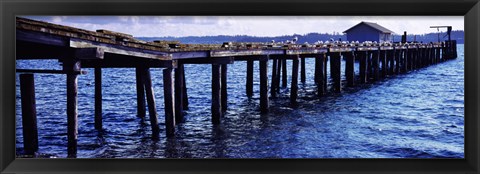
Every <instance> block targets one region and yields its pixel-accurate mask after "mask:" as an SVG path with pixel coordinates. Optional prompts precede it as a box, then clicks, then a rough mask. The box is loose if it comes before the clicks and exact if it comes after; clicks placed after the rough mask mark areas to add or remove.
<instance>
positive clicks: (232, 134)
mask: <svg viewBox="0 0 480 174" xmlns="http://www.w3.org/2000/svg"><path fill="white" fill-rule="evenodd" d="M458 52H459V54H458V55H459V58H457V59H455V60H452V61H448V62H444V63H441V64H438V65H433V66H430V67H427V68H424V69H421V70H417V71H413V72H410V73H408V74H402V75H398V76H395V77H389V78H387V79H384V80H381V81H379V82H376V83H374V84H368V85H364V86H360V87H356V88H346V89H345V90H344V91H343V93H341V94H331V95H329V96H326V97H323V98H317V97H316V96H315V90H316V86H315V85H314V82H313V74H314V72H313V70H314V61H313V59H307V82H306V83H305V84H302V83H300V86H299V100H298V101H299V105H298V106H297V107H291V106H290V104H289V97H288V95H289V90H288V89H281V90H280V92H281V94H280V95H279V97H278V98H276V99H272V100H270V103H271V107H270V113H269V114H266V115H260V114H259V86H258V85H259V78H258V64H257V63H258V62H257V63H256V64H255V79H254V96H253V97H252V98H248V97H246V95H245V77H246V72H245V66H246V63H245V62H235V63H234V64H232V65H228V66H229V67H228V94H229V95H228V110H227V112H226V114H225V116H224V117H223V118H222V124H221V125H219V126H212V124H211V121H210V103H211V102H210V98H211V92H210V87H211V85H210V78H211V77H210V75H211V72H210V68H211V66H209V65H186V66H185V71H186V80H187V87H188V95H189V103H190V105H189V108H190V109H189V110H188V111H186V112H185V118H186V122H185V123H183V124H181V125H177V127H176V135H175V138H171V139H167V138H166V137H165V125H164V115H163V111H164V105H163V86H162V72H161V69H152V78H153V79H152V80H153V84H154V90H155V97H156V101H157V103H156V104H157V109H158V111H159V112H158V114H159V123H160V128H161V134H160V140H159V141H152V140H151V138H150V137H151V127H150V125H149V124H150V122H149V121H148V112H147V118H146V119H141V118H138V117H137V116H136V92H135V70H134V69H104V70H103V118H104V123H103V126H104V129H103V130H102V131H97V130H95V129H94V76H93V69H86V70H87V71H89V73H88V74H87V75H82V76H79V81H78V83H79V116H78V118H79V134H78V157H79V158H403V157H406V158H435V157H442V158H443V157H447V158H463V157H464V146H463V145H464V56H463V45H459V46H458ZM343 63H344V62H342V68H344V67H343V65H344V64H343ZM270 64H271V63H270ZM290 64H291V63H290V62H289V65H290ZM32 66H33V67H42V68H44V67H48V68H59V67H60V66H58V63H57V62H56V61H49V62H44V61H18V62H17V67H18V68H26V67H32ZM289 69H290V67H289ZM356 70H358V65H357V67H356ZM342 72H344V71H343V70H342ZM356 74H357V75H358V72H357V73H356ZM342 78H344V77H342ZM17 79H18V78H17ZM65 81H66V77H65V76H64V75H50V74H36V75H35V85H36V86H35V87H36V98H37V114H38V115H37V117H38V129H39V130H38V133H39V153H40V154H41V156H40V157H60V158H63V157H66V152H67V148H66V142H67V135H66V132H67V130H66V127H67V125H66V123H67V121H66V119H67V118H66V90H65ZM288 81H289V82H290V79H288ZM16 106H17V125H16V126H17V131H16V132H17V133H16V134H17V142H16V144H17V154H18V155H21V154H22V153H23V144H22V143H23V142H22V141H23V137H22V124H21V110H20V109H21V108H20V93H19V82H18V80H17V100H16Z"/></svg>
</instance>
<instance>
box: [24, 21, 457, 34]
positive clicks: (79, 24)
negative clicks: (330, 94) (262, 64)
mask: <svg viewBox="0 0 480 174" xmlns="http://www.w3.org/2000/svg"><path fill="white" fill-rule="evenodd" d="M22 17H26V18H30V19H35V20H41V21H45V22H50V23H54V24H60V25H67V26H72V27H76V28H82V29H86V30H91V31H95V30H98V29H105V30H111V31H116V32H121V33H126V34H131V35H133V36H134V37H165V36H174V37H183V36H216V35H250V36H282V35H293V34H307V33H333V32H339V33H342V32H343V31H345V30H347V29H349V28H350V27H352V26H354V25H356V24H358V23H360V22H362V21H365V22H374V23H377V24H379V25H381V26H383V27H385V28H388V29H390V30H392V31H393V32H395V33H396V34H403V31H407V34H424V33H432V32H437V29H434V28H430V26H439V25H441V26H445V25H448V26H453V30H464V17H463V16H22ZM440 31H443V32H445V31H446V29H440Z"/></svg>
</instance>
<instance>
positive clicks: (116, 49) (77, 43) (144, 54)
mask: <svg viewBox="0 0 480 174" xmlns="http://www.w3.org/2000/svg"><path fill="white" fill-rule="evenodd" d="M68 46H69V47H72V48H92V47H96V48H100V49H102V50H103V51H104V52H105V53H113V54H120V55H126V56H133V57H138V58H147V59H158V60H171V59H172V57H171V55H170V54H168V53H165V52H158V51H151V50H145V49H139V48H131V47H126V46H121V45H111V44H105V43H99V42H92V41H86V40H82V39H76V38H70V42H69V45H68Z"/></svg>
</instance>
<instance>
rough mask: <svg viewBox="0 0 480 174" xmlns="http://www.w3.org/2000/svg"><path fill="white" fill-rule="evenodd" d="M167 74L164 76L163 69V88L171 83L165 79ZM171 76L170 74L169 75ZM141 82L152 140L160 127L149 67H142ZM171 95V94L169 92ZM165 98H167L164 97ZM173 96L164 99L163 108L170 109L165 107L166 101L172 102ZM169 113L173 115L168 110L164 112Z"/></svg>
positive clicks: (155, 138) (156, 136)
mask: <svg viewBox="0 0 480 174" xmlns="http://www.w3.org/2000/svg"><path fill="white" fill-rule="evenodd" d="M170 75H171V72H170ZM168 78H169V77H168V76H165V71H164V77H163V79H164V80H163V81H164V84H163V88H164V90H165V87H167V88H168V85H171V84H168V81H167V83H165V82H166V80H168ZM170 78H171V76H170ZM143 80H144V81H143V84H144V85H145V92H146V96H147V105H148V113H149V117H150V125H151V127H152V139H154V140H158V134H159V133H160V128H159V127H158V114H157V106H156V104H155V93H154V90H153V85H152V77H151V75H150V68H148V67H146V68H143ZM170 83H171V80H170ZM170 95H172V94H170ZM164 97H167V96H164ZM165 99H167V98H165ZM172 100H173V98H171V99H170V100H165V110H167V108H168V109H171V108H169V107H167V103H168V104H170V103H172V102H173V101H172ZM168 114H170V115H173V113H172V111H171V112H169V113H167V112H166V113H165V117H167V115H168Z"/></svg>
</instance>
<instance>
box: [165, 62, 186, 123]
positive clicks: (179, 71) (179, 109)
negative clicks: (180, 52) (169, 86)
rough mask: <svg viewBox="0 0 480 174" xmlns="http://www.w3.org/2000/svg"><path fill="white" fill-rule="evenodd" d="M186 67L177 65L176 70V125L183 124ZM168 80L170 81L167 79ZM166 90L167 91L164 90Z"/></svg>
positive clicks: (180, 64)
mask: <svg viewBox="0 0 480 174" xmlns="http://www.w3.org/2000/svg"><path fill="white" fill-rule="evenodd" d="M184 73H185V72H184V66H183V64H182V63H178V64H177V68H176V69H175V123H181V122H183V119H184V117H183V98H184V96H183V94H184V92H183V90H184V89H185V88H184V86H183V85H184V80H185V79H183V77H184V76H183V74H184ZM167 80H168V79H167ZM164 90H165V89H164Z"/></svg>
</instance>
